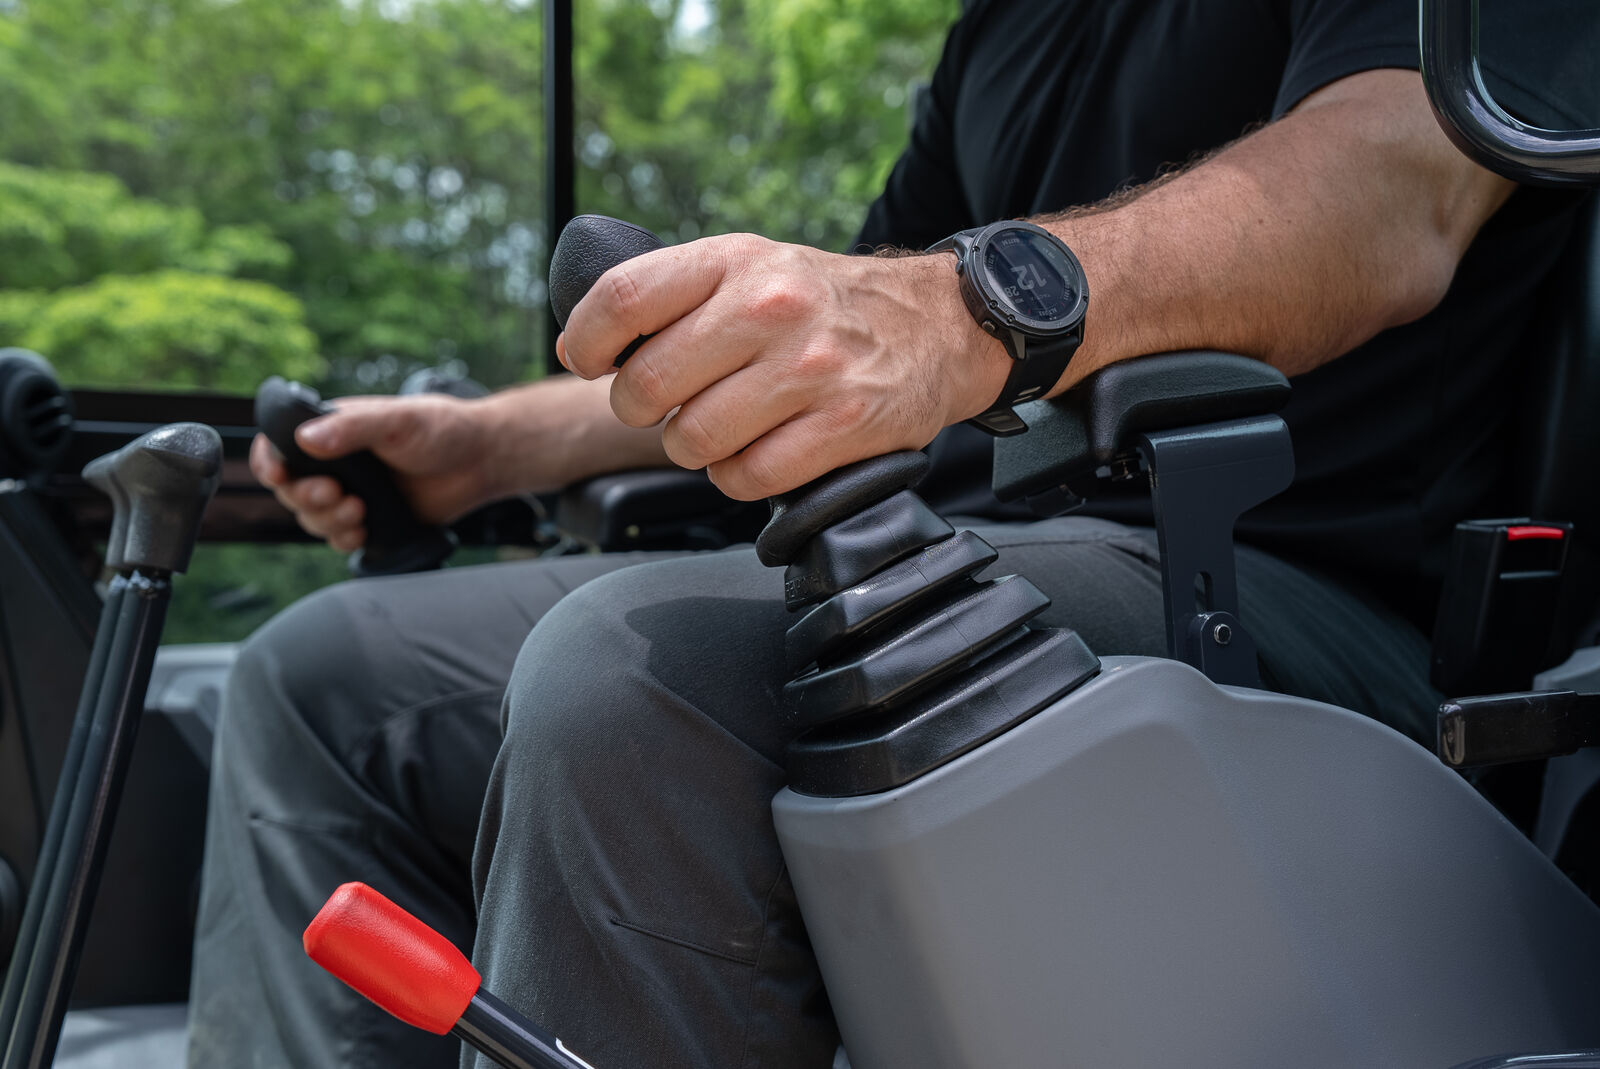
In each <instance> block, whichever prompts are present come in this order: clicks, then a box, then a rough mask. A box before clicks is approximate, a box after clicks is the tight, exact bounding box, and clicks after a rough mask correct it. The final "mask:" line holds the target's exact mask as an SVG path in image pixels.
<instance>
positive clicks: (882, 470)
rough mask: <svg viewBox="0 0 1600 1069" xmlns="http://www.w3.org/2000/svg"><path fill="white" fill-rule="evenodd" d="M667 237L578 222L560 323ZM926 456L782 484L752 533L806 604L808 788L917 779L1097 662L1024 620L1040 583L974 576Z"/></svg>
mask: <svg viewBox="0 0 1600 1069" xmlns="http://www.w3.org/2000/svg"><path fill="white" fill-rule="evenodd" d="M659 246H660V242H659V241H657V240H655V238H654V235H651V234H650V233H649V232H648V231H642V230H640V229H639V228H638V227H635V226H632V225H631V224H628V223H622V222H619V221H618V220H615V219H606V218H604V217H601V216H581V217H579V218H577V219H574V220H573V221H572V222H571V223H570V224H569V225H568V226H567V228H566V230H564V231H563V232H562V234H561V240H560V241H559V242H558V243H557V246H556V251H555V255H554V256H552V257H551V262H550V293H551V301H552V303H553V304H554V306H555V311H556V317H557V319H558V320H560V321H561V323H562V325H563V326H565V324H566V317H567V314H568V313H570V311H571V310H572V307H573V306H574V305H576V304H577V302H578V301H579V300H581V299H582V297H583V295H584V294H585V293H587V292H588V291H589V289H590V288H591V287H592V286H593V285H594V284H595V282H597V281H598V280H599V279H600V276H601V275H603V274H604V273H605V272H606V271H607V270H609V269H610V268H611V267H613V266H615V265H616V264H618V263H621V262H623V261H624V260H627V259H629V258H630V257H632V256H635V255H638V254H639V253H642V252H646V251H649V250H650V249H652V248H658V247H659ZM643 340H644V339H639V340H637V341H635V342H634V343H633V345H630V346H629V348H628V349H627V350H625V351H624V352H623V353H622V354H620V355H619V356H618V358H617V363H618V364H619V365H620V364H621V363H622V362H623V361H624V360H626V359H627V357H628V356H629V355H630V354H631V353H632V351H633V349H634V348H636V347H637V346H638V345H639V344H640V342H642V341H643ZM927 464H928V460H927V457H926V456H924V455H923V454H922V453H916V452H904V453H891V454H889V455H887V456H881V457H874V458H872V459H870V460H864V461H861V462H860V463H858V464H852V465H850V466H848V467H845V468H841V469H839V470H838V471H834V472H831V473H829V474H828V475H825V476H823V477H822V478H820V479H817V480H815V481H814V482H812V483H809V484H808V485H806V486H803V487H800V488H799V489H797V490H794V491H791V492H790V493H787V494H782V495H779V496H778V497H775V498H773V499H772V501H771V507H772V518H771V520H770V522H769V523H768V524H767V527H766V529H765V530H764V531H763V532H762V533H761V537H760V538H758V539H757V540H756V552H757V554H758V555H759V557H760V559H761V562H762V563H763V564H766V565H768V566H771V567H785V566H786V571H785V573H784V597H785V600H786V602H787V604H788V607H789V609H790V611H791V612H796V613H799V612H801V611H802V610H804V615H802V616H801V617H800V618H799V619H798V620H797V621H796V622H795V624H794V625H793V626H792V627H791V628H790V629H789V633H788V642H787V646H788V662H789V663H788V671H789V673H790V676H791V678H790V681H789V683H788V684H787V685H785V687H784V698H785V704H786V706H787V711H788V715H789V717H790V720H791V725H792V727H793V728H794V729H795V732H796V734H797V735H799V738H798V739H797V740H796V741H795V743H793V744H792V745H791V747H790V749H789V785H790V786H791V787H792V788H793V789H795V790H797V791H800V792H802V793H808V794H818V795H833V796H842V795H854V794H866V793H871V792H875V791H880V790H886V789H888V788H890V787H894V786H897V785H899V784H902V783H905V782H908V781H909V780H911V779H913V778H915V777H916V776H919V775H921V774H922V773H924V772H926V771H928V770H930V769H932V768H935V767H937V766H938V765H940V764H943V763H945V762H946V761H949V760H951V759H953V758H955V757H957V756H959V755H960V754H962V753H965V752H966V751H967V750H970V749H972V748H973V747H975V746H977V745H978V744H979V743H981V742H983V741H984V740H985V739H988V738H991V737H993V736H994V735H996V734H998V733H999V732H1001V731H1004V730H1005V729H1006V728H1008V727H1010V726H1011V725H1013V724H1016V723H1018V722H1020V721H1021V720H1023V719H1026V718H1027V717H1029V716H1031V715H1033V714H1034V713H1035V712H1037V711H1039V710H1040V709H1042V708H1044V707H1045V706H1046V705H1048V704H1049V703H1050V702H1052V701H1054V700H1055V699H1056V698H1058V697H1060V696H1061V695H1062V694H1064V693H1066V691H1068V690H1070V689H1072V688H1073V687H1075V686H1077V685H1078V684H1079V683H1081V682H1083V681H1084V680H1086V679H1088V678H1089V677H1090V676H1092V675H1093V674H1094V673H1095V672H1097V671H1098V670H1099V661H1098V659H1096V658H1095V656H1094V654H1092V653H1091V652H1090V651H1089V649H1088V648H1087V647H1086V646H1085V645H1084V644H1083V641H1082V640H1081V639H1080V638H1079V637H1078V636H1077V635H1076V634H1075V633H1073V632H1071V631H1065V630H1058V629H1049V628H1038V627H1034V626H1033V625H1031V624H1029V622H1028V621H1030V620H1032V619H1033V618H1034V617H1035V616H1037V615H1038V614H1039V613H1041V612H1043V611H1044V610H1045V609H1046V608H1047V607H1048V606H1049V604H1050V602H1049V599H1048V598H1046V597H1045V596H1044V595H1043V594H1042V593H1041V592H1040V591H1039V590H1038V588H1037V587H1035V586H1034V585H1033V584H1032V583H1030V582H1028V581H1027V580H1026V579H1024V578H1021V577H1019V576H1004V577H1001V578H997V579H985V580H978V579H977V578H975V576H976V575H977V573H978V572H980V571H981V570H982V569H984V568H985V567H987V566H988V565H989V564H991V563H993V562H994V560H995V559H996V556H997V554H996V553H995V551H994V549H993V548H992V547H990V546H989V545H988V544H987V543H985V542H984V541H983V540H982V539H981V538H979V537H978V536H977V535H975V534H973V533H972V532H970V531H963V532H961V533H959V534H957V533H956V531H955V530H954V529H953V528H952V527H951V526H950V525H949V524H948V523H946V522H945V521H944V520H943V519H941V518H940V517H939V516H937V515H935V514H934V512H933V511H932V510H931V509H930V508H929V507H928V506H927V504H925V503H924V502H923V501H922V499H921V498H919V497H917V496H916V494H914V493H912V492H911V490H910V487H911V486H913V485H914V484H915V483H916V482H917V481H918V480H919V479H920V478H921V477H922V475H923V473H924V472H925V471H926V469H927Z"/></svg>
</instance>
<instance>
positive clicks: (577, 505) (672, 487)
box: [555, 468, 767, 552]
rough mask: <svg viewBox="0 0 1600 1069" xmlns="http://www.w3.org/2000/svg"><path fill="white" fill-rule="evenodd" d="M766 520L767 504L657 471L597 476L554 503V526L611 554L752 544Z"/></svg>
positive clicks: (687, 475)
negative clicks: (626, 551) (738, 543)
mask: <svg viewBox="0 0 1600 1069" xmlns="http://www.w3.org/2000/svg"><path fill="white" fill-rule="evenodd" d="M766 520H767V505H766V502H764V501H734V500H733V499H732V498H729V497H727V496H725V495H724V494H723V493H722V491H720V490H718V489H717V488H716V487H715V486H713V485H712V483H711V480H710V479H708V478H706V476H705V473H704V472H698V471H684V470H682V469H679V468H655V469H644V470H639V471H622V472H615V473H613V474H610V475H599V476H596V477H595V478H593V479H586V480H584V481H583V482H580V483H574V484H573V485H572V486H569V487H567V488H566V489H565V490H563V491H562V492H561V495H560V496H559V497H558V498H557V499H556V513H555V523H556V526H557V527H559V528H561V529H562V530H563V531H566V532H567V533H568V534H570V535H573V536H574V537H576V538H578V539H580V540H582V541H584V542H587V543H589V544H591V545H594V546H597V547H598V548H600V549H602V550H605V551H607V552H611V551H615V550H633V549H720V548H722V547H723V546H728V545H733V544H734V543H736V542H750V541H753V540H754V539H755V536H756V534H757V533H758V532H760V530H761V527H762V525H763V524H764V523H765V522H766Z"/></svg>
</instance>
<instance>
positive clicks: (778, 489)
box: [739, 452, 787, 501]
mask: <svg viewBox="0 0 1600 1069" xmlns="http://www.w3.org/2000/svg"><path fill="white" fill-rule="evenodd" d="M739 467H740V468H741V469H742V471H741V476H742V477H741V479H740V485H741V489H742V491H743V493H742V494H741V495H740V496H741V497H744V498H745V499H746V500H751V501H753V500H755V499H756V498H761V497H771V496H773V495H774V494H779V493H782V492H783V491H784V490H785V489H787V487H786V486H785V485H784V479H783V476H782V474H781V472H780V471H779V469H778V467H777V464H776V462H775V461H774V460H773V458H772V456H771V455H770V454H769V453H767V452H760V453H756V454H755V455H753V456H751V455H746V456H745V457H744V462H743V463H742V464H741V465H739Z"/></svg>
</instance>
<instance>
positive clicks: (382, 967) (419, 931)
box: [302, 883, 482, 1036]
mask: <svg viewBox="0 0 1600 1069" xmlns="http://www.w3.org/2000/svg"><path fill="white" fill-rule="evenodd" d="M302 942H303V943H304V944H305V948H306V953H307V954H308V955H310V957H311V960H312V961H314V962H316V963H317V964H318V965H320V966H322V967H323V968H324V969H326V970H328V972H330V973H332V974H333V975H334V976H336V977H338V978H339V979H340V980H342V981H344V982H345V983H346V984H348V985H349V986H351V987H352V988H354V989H355V990H356V991H358V992H360V993H361V994H362V995H364V996H366V997H367V998H368V999H370V1000H371V1001H372V1002H374V1003H376V1004H377V1006H378V1007H379V1008H380V1009H383V1010H386V1011H388V1012H389V1013H391V1014H393V1015H394V1016H396V1017H398V1018H400V1020H402V1021H404V1022H405V1023H406V1024H409V1025H414V1026H415V1027H417V1028H421V1029H424V1030H425V1031H428V1032H432V1033H434V1034H435V1035H441V1036H442V1035H444V1034H445V1033H446V1032H448V1031H450V1029H452V1028H454V1027H455V1024H456V1022H457V1021H459V1020H460V1019H461V1015H462V1014H463V1013H465V1012H466V1009H467V1004H468V1003H469V1002H471V1001H472V997H473V996H474V995H476V994H477V993H478V987H479V985H480V984H481V983H482V978H481V977H479V975H478V970H476V969H474V968H473V967H472V963H471V962H470V961H468V960H467V958H466V955H464V954H462V953H461V951H459V950H457V949H456V947H455V946H454V944H452V943H451V942H450V941H449V940H448V939H446V938H445V937H444V936H442V935H440V934H439V933H438V932H436V931H434V930H433V929H432V928H429V927H428V926H427V925H426V924H423V923H422V922H421V921H419V920H417V918H415V917H413V916H412V915H411V914H409V913H407V912H406V911H405V910H403V909H401V908H400V907H399V906H397V905H395V904H394V903H393V902H391V901H389V899H387V898H385V897H384V896H383V895H381V894H379V893H378V892H377V891H374V890H373V889H372V888H370V887H368V886H367V885H366V884H364V883H347V884H344V885H343V886H341V887H340V888H339V889H338V890H337V891H335V892H333V896H332V897H331V898H329V899H328V901H327V902H326V903H325V904H324V905H323V907H322V908H321V909H320V910H318V911H317V915H316V917H315V918H314V919H313V920H312V921H311V924H310V925H309V926H308V927H307V928H306V932H305V937H304V939H303V940H302Z"/></svg>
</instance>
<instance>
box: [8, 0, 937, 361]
mask: <svg viewBox="0 0 1600 1069" xmlns="http://www.w3.org/2000/svg"><path fill="white" fill-rule="evenodd" d="M956 11H957V0H940V2H935V3H921V2H915V0H651V2H641V0H579V2H578V3H577V8H576V12H575V18H574V21H575V28H576V46H575V55H574V66H575V72H576V81H577V87H578V139H577V151H578V155H579V160H580V167H579V204H580V207H581V209H582V210H586V211H602V212H608V213H611V214H617V215H622V216H626V217H630V218H634V219H637V220H638V221H639V222H641V223H643V224H644V225H647V226H651V227H653V228H655V229H657V230H658V231H659V232H661V233H662V234H663V236H666V237H668V238H669V240H670V239H678V240H682V239H689V238H693V237H696V236H699V235H700V234H703V233H711V232H717V231H726V230H735V229H748V230H756V231H760V232H762V233H766V234H768V235H770V236H773V237H777V238H783V239H787V240H794V241H805V242H809V243H812V244H817V245H822V246H825V247H836V248H842V247H843V245H844V244H845V242H847V241H848V239H849V236H850V234H851V233H852V232H853V230H854V228H855V226H856V225H857V223H858V222H859V219H860V216H861V214H862V211H863V209H864V208H865V206H866V203H867V202H868V201H869V200H870V198H871V196H872V195H873V193H874V192H875V191H876V189H877V187H878V185H879V184H880V183H881V181H882V179H883V176H884V175H885V174H886V173H887V170H888V168H889V166H890V165H891V164H892V162H893V160H894V157H895V155H896V154H897V153H898V151H899V149H900V146H901V145H902V144H903V143H904V139H905V130H906V127H907V117H906V102H907V86H908V85H909V83H910V82H911V81H912V80H913V79H915V78H919V77H925V76H926V74H927V72H928V71H929V70H930V69H931V68H932V65H933V61H934V59H935V58H936V54H937V48H938V44H939V40H940V38H941V35H942V33H943V30H944V28H945V27H946V26H947V25H948V23H949V22H950V20H951V19H952V18H954V16H955V14H956ZM542 36H543V33H542V12H541V11H540V9H539V7H538V5H537V4H535V3H533V2H532V0H0V116H4V120H3V121H0V160H7V161H11V163H13V164H22V165H26V167H28V168H35V169H41V170H32V171H29V170H24V169H22V168H18V167H15V166H13V167H8V168H5V169H4V170H3V171H0V291H3V290H9V289H27V290H41V289H44V290H54V289H60V288H63V287H67V286H78V285H84V284H86V283H87V282H89V281H91V280H93V279H95V278H97V277H99V276H100V275H102V274H109V273H116V274H121V275H137V274H140V273H142V272H146V271H151V270H155V269H158V268H170V267H181V268H186V269H189V270H193V271H199V272H205V273H211V274H215V275H231V276H239V277H244V278H249V279H253V280H258V281H264V282H269V283H271V284H273V285H276V286H278V287H279V288H281V289H283V290H285V291H287V292H288V293H290V294H292V295H293V296H294V297H296V298H297V299H298V300H299V301H300V302H301V305H302V306H303V308H304V314H305V322H306V325H307V326H308V327H309V328H310V330H311V331H312V333H313V334H314V335H315V338H316V348H317V351H318V352H320V353H321V354H322V356H323V357H324V358H325V359H326V360H327V369H328V370H327V374H326V375H325V376H323V377H322V385H323V386H324V387H325V388H327V389H329V390H330V391H331V392H340V391H344V390H351V389H361V390H383V389H388V388H393V387H394V386H395V385H397V384H398V382H399V381H400V379H401V378H403V377H404V375H405V374H407V373H408V372H410V371H411V370H414V369H415V368H417V367H420V366H425V365H431V364H437V363H443V362H450V361H461V362H462V363H464V365H465V366H466V368H467V369H468V370H469V371H470V372H471V373H472V374H473V375H474V376H476V377H477V378H479V379H481V380H482V381H484V382H487V383H490V384H492V385H498V384H503V383H507V382H511V381H515V380H518V379H523V378H527V377H531V376H534V375H537V374H538V373H539V369H540V368H541V367H542V365H543V348H544V330H543V323H544V318H543V317H544V287H543V284H542V281H541V278H540V275H541V273H542V265H543V262H544V255H545V249H546V241H547V235H546V234H545V233H544V214H543V212H544V195H543V189H542V183H543V162H544V161H543V158H542V157H543V121H542V89H541V79H542V66H543V57H542ZM68 172H77V173H68ZM112 176H114V177H112ZM130 194H131V195H130ZM177 291H178V287H177V286H176V285H175V284H174V281H173V280H172V279H170V278H169V279H168V280H167V284H166V285H165V286H164V287H162V288H161V290H160V293H159V294H158V293H156V292H155V291H152V292H151V293H150V294H149V295H148V296H149V299H150V300H151V301H154V300H156V299H158V298H159V297H160V296H170V295H174V294H176V293H177ZM217 292H218V291H217V288H216V287H215V286H214V285H213V286H211V287H209V288H208V289H207V290H206V295H204V296H202V295H198V294H197V296H196V297H195V298H194V299H193V300H191V301H190V302H189V310H188V311H185V310H184V309H175V310H173V312H172V313H171V314H170V315H163V316H161V317H160V318H161V319H162V320H163V321H164V322H166V323H168V324H169V325H171V326H173V327H178V326H181V325H182V324H184V323H187V322H191V321H192V319H191V316H190V314H189V312H192V311H195V310H197V309H198V307H199V302H201V301H209V300H213V299H214V298H215V295H216V293H217ZM125 293H126V291H124V295H125ZM239 303H244V302H242V301H241V302H239ZM258 304H259V302H258ZM7 306H8V307H9V308H10V309H11V314H13V315H14V314H16V312H17V309H18V308H19V307H21V305H20V304H19V303H18V302H16V301H10V302H7ZM120 307H122V306H121V305H118V306H115V307H114V306H111V305H107V306H106V311H107V312H108V313H110V312H111V311H113V310H116V309H120ZM219 311H223V310H222V309H219ZM79 315H80V317H81V315H82V313H81V311H80V313H79ZM0 322H4V323H7V324H9V323H10V322H12V320H9V319H7V320H0ZM218 333H220V334H222V335H225V336H232V334H231V331H230V330H228V329H222V330H220V331H219V332H218ZM274 333H277V334H279V335H281V338H280V341H279V342H268V343H263V344H260V345H257V346H253V347H252V348H251V351H250V354H249V356H248V359H256V360H260V361H262V363H261V364H260V365H259V367H258V374H256V375H254V376H253V377H254V378H259V377H262V376H264V375H265V374H268V373H270V372H273V371H278V372H286V371H287V370H289V368H288V367H287V366H284V365H274V364H272V363H270V362H269V361H271V360H273V359H277V358H279V356H280V354H281V353H282V352H283V351H284V350H283V345H282V344H281V342H282V340H285V339H286V338H287V332H284V331H275V332H274ZM91 334H92V336H93V337H94V338H95V340H96V342H97V343H99V342H101V341H105V340H110V341H112V342H114V341H115V337H116V336H115V330H114V324H111V323H107V324H105V329H104V330H98V329H97V330H95V331H92V332H89V331H87V330H84V329H81V328H80V330H79V335H78V336H82V337H85V338H87V337H89V336H90V335H91ZM52 336H54V335H52ZM9 340H13V341H14V340H16V338H15V336H13V337H12V338H11V339H9ZM172 345H173V347H174V348H175V349H180V350H188V351H189V352H191V353H192V352H194V351H195V350H197V349H198V348H200V347H198V346H196V345H195V344H193V343H187V344H186V343H184V342H183V341H182V340H181V339H176V338H174V339H172ZM46 355H47V356H50V357H51V358H52V359H61V356H60V354H58V353H55V352H52V351H49V350H48V349H47V350H46ZM152 355H153V351H152V348H151V342H150V340H149V335H148V333H147V334H146V335H145V336H144V338H142V339H141V340H140V343H139V344H138V345H137V346H136V347H133V348H130V349H128V350H127V351H124V352H122V353H121V354H120V355H116V354H115V353H113V354H108V355H104V356H102V357H101V359H100V360H99V361H98V362H96V363H95V364H94V367H95V369H96V373H97V374H102V373H103V372H104V370H105V368H106V367H107V366H108V365H109V364H111V363H112V362H114V361H120V362H121V366H123V367H124V368H125V370H123V371H121V372H119V373H118V374H116V375H115V376H114V377H113V378H111V379H104V378H102V379H100V380H99V381H118V382H129V381H142V382H146V383H150V384H154V383H157V382H161V381H170V382H171V384H173V385H198V384H201V383H204V382H211V383H215V384H218V385H227V386H229V387H231V388H248V386H249V385H250V382H249V381H248V380H249V379H250V378H252V376H248V375H247V376H246V377H245V379H244V380H240V381H235V380H234V379H233V378H232V377H227V378H215V377H213V378H210V379H208V378H207V376H206V375H205V374H203V373H200V372H198V371H196V370H195V369H192V368H191V369H190V373H187V374H180V375H177V376H176V377H174V378H171V379H170V380H164V379H163V378H162V376H165V375H166V374H167V373H168V372H169V371H173V370H176V369H178V368H182V367H185V366H187V365H186V364H185V360H186V358H185V357H183V356H180V355H177V354H174V355H172V356H170V357H168V358H166V359H163V360H158V361H157V363H156V365H155V366H153V367H146V366H145V365H144V364H143V363H142V362H143V361H145V360H148V359H150V358H151V356H152ZM243 359H246V357H241V360H243ZM295 366H297V367H299V366H303V364H296V365H295ZM76 368H77V365H76V364H73V365H72V366H71V367H69V368H68V370H69V374H73V375H75V374H76ZM151 372H156V374H151ZM230 376H231V370H230Z"/></svg>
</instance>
